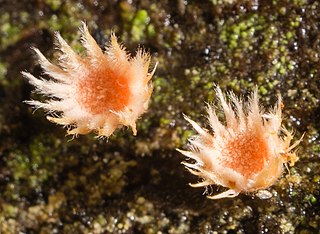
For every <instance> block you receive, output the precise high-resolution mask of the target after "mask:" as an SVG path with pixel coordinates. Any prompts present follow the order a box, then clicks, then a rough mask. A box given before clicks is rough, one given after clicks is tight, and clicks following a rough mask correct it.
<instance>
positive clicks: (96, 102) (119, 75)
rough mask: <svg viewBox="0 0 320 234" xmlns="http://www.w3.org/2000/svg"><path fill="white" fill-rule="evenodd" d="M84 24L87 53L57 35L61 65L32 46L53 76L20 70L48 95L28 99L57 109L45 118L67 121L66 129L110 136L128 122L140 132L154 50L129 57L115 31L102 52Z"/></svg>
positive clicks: (150, 87) (47, 72)
mask: <svg viewBox="0 0 320 234" xmlns="http://www.w3.org/2000/svg"><path fill="white" fill-rule="evenodd" d="M80 30H81V43H82V45H83V47H84V48H85V49H86V55H85V56H81V55H79V54H77V53H76V52H75V51H73V50H72V48H71V47H70V46H69V45H68V44H67V43H66V41H65V40H64V39H63V38H62V37H61V35H60V34H59V33H56V35H55V36H56V40H57V43H56V44H57V47H58V49H59V50H60V52H61V53H60V56H59V58H58V62H57V63H58V64H57V65H55V64H53V63H51V62H49V61H48V60H47V59H46V58H45V56H44V55H43V54H42V53H41V52H40V51H39V50H38V49H36V48H34V49H33V50H34V51H35V52H36V54H37V57H38V60H39V63H40V65H41V67H42V68H43V70H44V73H45V74H46V75H48V76H49V77H51V79H49V80H47V79H44V78H36V77H34V76H33V75H31V74H30V73H27V72H22V74H23V76H24V77H26V78H27V79H28V80H29V82H30V83H31V84H32V85H34V86H35V87H36V91H37V92H38V93H41V94H43V95H45V96H47V97H49V100H47V101H44V102H40V101H36V100H31V101H27V103H28V104H30V105H32V106H34V107H36V108H43V109H45V110H46V111H48V113H50V114H53V115H51V116H48V117H47V118H48V119H49V120H50V121H52V122H54V123H57V124H61V125H64V126H68V134H72V135H77V134H87V133H89V132H91V131H95V132H97V134H98V136H106V137H108V136H110V135H111V134H112V133H113V132H114V130H115V129H117V128H118V127H121V126H129V127H131V128H132V131H133V134H134V135H136V132H137V131H136V121H137V119H138V118H139V117H140V116H141V115H142V114H143V113H144V112H145V111H146V110H147V108H148V101H149V99H150V95H151V93H152V89H153V86H152V84H151V83H150V82H149V81H150V79H151V77H152V76H153V73H154V71H155V68H156V67H155V68H154V69H153V71H152V72H151V73H148V69H149V64H150V60H151V58H150V55H149V54H148V53H146V52H145V51H144V50H142V49H138V50H137V52H136V55H135V57H130V56H129V55H128V54H127V52H126V50H125V48H124V47H123V46H121V45H119V43H118V42H117V38H116V36H115V35H114V34H112V35H111V41H110V43H109V44H107V45H106V47H105V52H103V51H102V50H101V48H100V47H99V46H98V44H97V43H96V41H95V40H94V39H93V37H92V36H91V35H90V33H89V31H88V29H87V27H86V25H85V23H83V24H82V27H81V28H80Z"/></svg>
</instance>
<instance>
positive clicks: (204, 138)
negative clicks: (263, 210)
mask: <svg viewBox="0 0 320 234" xmlns="http://www.w3.org/2000/svg"><path fill="white" fill-rule="evenodd" d="M216 91H217V96H218V98H219V100H220V103H221V106H222V109H223V112H224V115H225V120H226V125H223V124H222V123H221V122H220V121H219V119H218V117H217V115H216V113H215V111H214V110H213V108H212V106H210V105H209V106H208V120H209V124H210V126H211V128H212V130H213V135H212V134H210V133H209V132H208V131H207V130H205V129H203V128H201V127H200V126H199V125H198V124H197V123H196V122H194V121H192V120H191V119H189V118H188V117H186V116H185V119H186V120H187V121H188V122H189V123H190V124H191V125H192V126H193V128H194V129H195V130H196V131H197V132H198V135H197V136H194V137H192V138H191V139H190V140H189V142H190V151H183V150H178V151H179V152H181V153H182V154H184V155H185V156H186V157H187V158H190V159H192V160H194V163H189V162H183V164H184V165H185V166H186V168H187V169H188V170H189V171H190V172H191V173H192V174H194V175H197V176H199V177H200V178H202V181H200V182H199V183H196V184H191V186H193V187H201V186H209V185H212V184H215V185H221V186H223V187H226V188H229V190H227V191H225V192H222V193H220V194H218V195H213V196H208V198H211V199H219V198H225V197H235V196H237V195H238V194H239V193H240V192H255V191H259V190H260V191H261V189H265V188H268V187H269V186H271V185H273V184H274V183H275V182H276V180H277V179H278V178H279V177H280V176H281V175H282V171H283V165H284V164H285V165H286V164H287V163H288V162H290V165H293V164H294V163H295V162H296V161H297V160H298V157H297V156H296V154H295V153H294V152H292V149H293V148H294V147H296V146H297V145H298V144H299V142H300V140H301V139H300V140H299V141H297V142H295V143H294V144H293V145H291V146H290V141H291V140H292V134H291V133H290V132H288V131H287V130H286V129H285V128H284V127H282V126H281V121H282V116H281V112H282V110H281V109H282V106H283V104H282V102H281V96H279V99H278V104H277V105H276V106H275V107H274V110H273V111H270V112H269V113H265V112H264V111H263V110H261V109H260V107H259V101H258V95H257V90H255V92H253V94H252V95H251V97H250V99H249V101H248V102H247V103H242V101H241V100H240V99H238V98H236V97H235V95H234V94H233V93H230V94H229V95H228V97H229V98H230V99H231V103H228V102H227V101H226V100H225V98H224V95H223V93H222V92H221V90H220V88H217V90H216Z"/></svg>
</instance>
